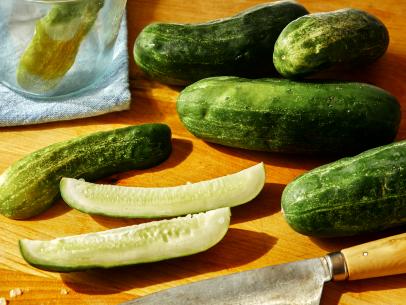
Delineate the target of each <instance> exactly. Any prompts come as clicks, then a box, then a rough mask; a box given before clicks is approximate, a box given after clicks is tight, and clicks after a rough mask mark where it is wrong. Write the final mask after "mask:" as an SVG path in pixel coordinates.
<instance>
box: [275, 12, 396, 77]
mask: <svg viewBox="0 0 406 305" xmlns="http://www.w3.org/2000/svg"><path fill="white" fill-rule="evenodd" d="M388 45H389V34H388V30H387V29H386V27H385V25H384V24H383V23H382V22H381V21H380V20H378V19H377V18H376V17H374V16H372V15H370V14H368V13H367V12H364V11H361V10H356V9H342V10H338V11H334V12H328V13H317V14H310V15H307V16H303V17H301V18H298V19H297V20H295V21H293V22H291V23H290V24H289V25H288V26H287V27H286V28H285V29H284V30H283V31H282V33H281V34H280V36H279V38H278V40H277V42H276V44H275V51H274V54H273V58H274V64H275V67H276V69H277V70H278V72H279V73H280V74H281V75H283V76H284V77H287V78H297V77H302V76H306V75H309V74H311V73H313V72H318V71H321V70H324V69H326V68H331V67H337V66H346V67H348V66H349V67H351V66H354V65H359V64H365V63H369V62H373V61H374V60H376V59H378V58H379V57H381V56H382V55H383V54H384V53H385V51H386V49H387V48H388Z"/></svg>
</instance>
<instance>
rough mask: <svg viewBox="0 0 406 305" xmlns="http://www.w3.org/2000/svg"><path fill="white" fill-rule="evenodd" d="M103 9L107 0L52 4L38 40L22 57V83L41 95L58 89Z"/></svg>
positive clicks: (19, 78)
mask: <svg viewBox="0 0 406 305" xmlns="http://www.w3.org/2000/svg"><path fill="white" fill-rule="evenodd" d="M103 6H104V0H79V1H75V3H58V4H54V5H52V8H51V9H50V11H49V12H48V14H47V15H46V16H45V17H43V18H41V19H40V20H38V22H37V24H36V28H35V34H34V37H33V38H32V41H31V42H30V44H29V45H28V47H27V49H26V50H25V51H24V53H23V54H22V56H21V58H20V62H19V65H18V69H17V82H18V84H19V85H20V86H21V87H22V88H23V89H25V90H28V91H30V92H33V93H39V94H41V93H45V92H48V91H50V90H52V89H53V88H55V87H56V86H57V85H58V84H59V83H60V81H61V80H62V78H63V77H64V76H65V74H66V73H67V72H68V71H69V69H70V68H71V67H72V66H73V64H74V63H75V59H76V55H77V53H78V51H79V47H80V45H81V43H82V41H83V40H84V38H85V37H86V35H87V34H88V33H89V31H90V30H91V29H92V27H93V25H94V23H95V21H96V19H97V16H98V12H99V11H100V10H101V9H102V7H103Z"/></svg>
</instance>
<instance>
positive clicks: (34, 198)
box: [0, 124, 171, 219]
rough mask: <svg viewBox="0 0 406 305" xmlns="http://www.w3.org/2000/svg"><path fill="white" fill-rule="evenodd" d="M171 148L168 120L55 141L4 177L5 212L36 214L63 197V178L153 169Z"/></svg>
mask: <svg viewBox="0 0 406 305" xmlns="http://www.w3.org/2000/svg"><path fill="white" fill-rule="evenodd" d="M170 152H171V131H170V129H169V127H168V126H167V125H163V124H145V125H140V126H130V127H126V128H120V129H116V130H111V131H104V132H96V133H93V134H90V135H87V136H82V137H79V138H75V139H72V140H69V141H65V142H60V143H56V144H53V145H50V146H48V147H45V148H42V149H40V150H38V151H36V152H34V153H32V154H29V155H28V156H26V157H24V158H22V159H21V160H19V161H17V162H15V163H14V164H13V165H11V166H10V167H9V168H8V169H6V171H5V172H4V173H3V174H2V175H1V176H0V213H1V214H3V215H4V216H7V217H10V218H14V219H25V218H29V217H32V216H35V215H37V214H39V213H41V212H43V211H44V210H46V209H47V208H49V207H50V206H51V205H52V203H53V202H54V201H55V200H56V199H58V198H59V197H60V193H59V182H60V180H61V178H62V177H65V176H69V177H75V178H84V179H89V180H95V179H98V178H101V177H104V176H107V175H110V174H113V173H116V172H122V171H127V170H130V169H136V168H148V167H152V166H154V165H157V164H158V163H160V162H162V161H164V160H165V159H166V158H167V157H168V156H169V154H170Z"/></svg>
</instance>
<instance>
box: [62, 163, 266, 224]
mask: <svg viewBox="0 0 406 305" xmlns="http://www.w3.org/2000/svg"><path fill="white" fill-rule="evenodd" d="M264 184H265V167H264V164H263V163H259V164H257V165H255V166H252V167H250V168H247V169H245V170H242V171H240V172H238V173H235V174H232V175H228V176H224V177H219V178H216V179H212V180H208V181H202V182H198V183H194V184H186V185H181V186H175V187H163V188H143V187H124V186H116V185H100V184H93V183H88V182H85V181H81V180H76V179H72V178H62V180H61V183H60V189H61V194H62V198H63V199H64V200H65V202H66V203H67V204H68V205H70V206H71V207H72V208H74V209H77V210H79V211H82V212H85V213H90V214H101V215H107V216H112V217H126V218H135V217H142V218H152V217H170V216H180V215H186V214H193V213H198V212H204V211H208V210H213V209H218V208H222V207H234V206H237V205H240V204H243V203H246V202H248V201H250V200H252V199H254V198H255V197H256V196H257V195H258V194H259V192H260V191H261V190H262V188H263V187H264Z"/></svg>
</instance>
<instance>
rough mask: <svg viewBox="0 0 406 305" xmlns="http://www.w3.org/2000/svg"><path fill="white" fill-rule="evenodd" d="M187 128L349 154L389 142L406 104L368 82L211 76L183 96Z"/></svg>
mask: <svg viewBox="0 0 406 305" xmlns="http://www.w3.org/2000/svg"><path fill="white" fill-rule="evenodd" d="M177 111H178V114H179V116H180V118H181V120H182V122H183V124H184V125H185V126H186V128H187V129H188V130H189V131H190V132H191V133H192V134H194V135H195V136H197V137H199V138H202V139H204V140H206V141H208V142H214V143H219V144H223V145H227V146H233V147H240V148H246V149H252V150H262V151H274V152H291V153H313V152H327V153H335V154H350V153H354V152H360V151H363V150H365V149H367V148H371V147H376V146H379V145H383V144H388V143H390V142H392V141H393V139H394V138H395V136H396V133H397V130H398V127H399V123H400V106H399V103H398V102H397V100H396V98H395V97H393V96H392V95H391V94H389V93H388V92H386V91H384V90H382V89H380V88H377V87H374V86H371V85H368V84H362V83H350V82H348V83H345V82H325V83H312V82H293V81H289V80H285V79H257V80H249V79H244V78H238V77H213V78H207V79H204V80H201V81H199V82H196V83H195V84H193V85H190V86H188V87H186V88H185V89H184V90H183V91H182V92H181V94H180V96H179V98H178V101H177Z"/></svg>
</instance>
